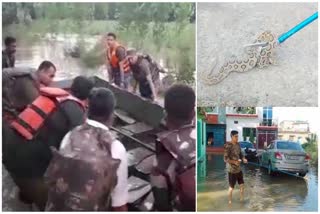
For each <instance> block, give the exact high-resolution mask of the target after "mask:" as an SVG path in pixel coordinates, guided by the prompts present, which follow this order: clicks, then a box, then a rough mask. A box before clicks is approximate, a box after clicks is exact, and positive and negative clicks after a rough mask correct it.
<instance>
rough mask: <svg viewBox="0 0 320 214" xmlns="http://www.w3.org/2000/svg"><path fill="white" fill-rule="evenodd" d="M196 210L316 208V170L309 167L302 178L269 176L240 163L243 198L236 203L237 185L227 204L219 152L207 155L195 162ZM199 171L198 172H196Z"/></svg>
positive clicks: (288, 209)
mask: <svg viewBox="0 0 320 214" xmlns="http://www.w3.org/2000/svg"><path fill="white" fill-rule="evenodd" d="M205 169H206V172H207V173H206V175H204V173H202V176H200V177H199V176H198V196H197V209H198V211H314V212H315V211H318V170H317V168H316V167H311V168H310V172H309V173H308V174H307V175H306V179H302V178H296V177H293V176H289V175H284V174H279V175H275V176H273V177H270V176H269V175H268V174H267V170H266V169H262V168H259V167H257V166H255V165H253V164H249V165H246V166H242V170H243V174H244V181H245V200H244V201H243V202H240V193H239V186H238V185H236V187H235V190H234V193H233V201H232V206H229V205H228V196H227V190H228V187H229V185H228V177H227V171H226V170H225V163H224V161H223V155H222V154H210V155H207V160H206V162H203V163H201V164H200V165H198V173H199V172H201V171H202V172H204V171H205ZM200 174H201V173H200Z"/></svg>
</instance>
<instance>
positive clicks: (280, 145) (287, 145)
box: [277, 141, 303, 151]
mask: <svg viewBox="0 0 320 214" xmlns="http://www.w3.org/2000/svg"><path fill="white" fill-rule="evenodd" d="M277 149H280V150H282V149H284V150H297V151H303V149H302V147H301V145H300V144H299V143H295V142H290V141H278V142H277Z"/></svg>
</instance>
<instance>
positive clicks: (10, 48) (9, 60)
mask: <svg viewBox="0 0 320 214" xmlns="http://www.w3.org/2000/svg"><path fill="white" fill-rule="evenodd" d="M4 44H5V46H6V48H5V49H4V50H3V51H2V68H13V67H14V64H15V61H16V56H15V54H16V49H17V44H16V39H15V38H13V37H10V36H9V37H6V38H5V40H4Z"/></svg>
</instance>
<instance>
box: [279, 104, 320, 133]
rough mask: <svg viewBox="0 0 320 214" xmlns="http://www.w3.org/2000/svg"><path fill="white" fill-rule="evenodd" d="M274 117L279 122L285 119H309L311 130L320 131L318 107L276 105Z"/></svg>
mask: <svg viewBox="0 0 320 214" xmlns="http://www.w3.org/2000/svg"><path fill="white" fill-rule="evenodd" d="M273 118H274V119H277V120H278V122H281V121H283V120H304V121H308V122H309V125H310V131H311V132H317V133H318V134H319V133H320V113H319V109H318V108H310V107H289V108H288V107H274V108H273Z"/></svg>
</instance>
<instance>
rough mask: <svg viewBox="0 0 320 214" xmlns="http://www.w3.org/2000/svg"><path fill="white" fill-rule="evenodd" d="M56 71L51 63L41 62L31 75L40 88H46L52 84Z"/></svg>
mask: <svg viewBox="0 0 320 214" xmlns="http://www.w3.org/2000/svg"><path fill="white" fill-rule="evenodd" d="M56 71H57V69H56V66H55V65H54V64H53V63H52V62H50V61H43V62H41V64H40V65H39V67H38V69H37V70H36V72H34V73H32V75H33V78H34V80H35V81H36V82H37V83H38V85H39V86H40V87H48V86H50V84H51V83H52V81H53V79H54V77H55V75H56Z"/></svg>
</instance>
